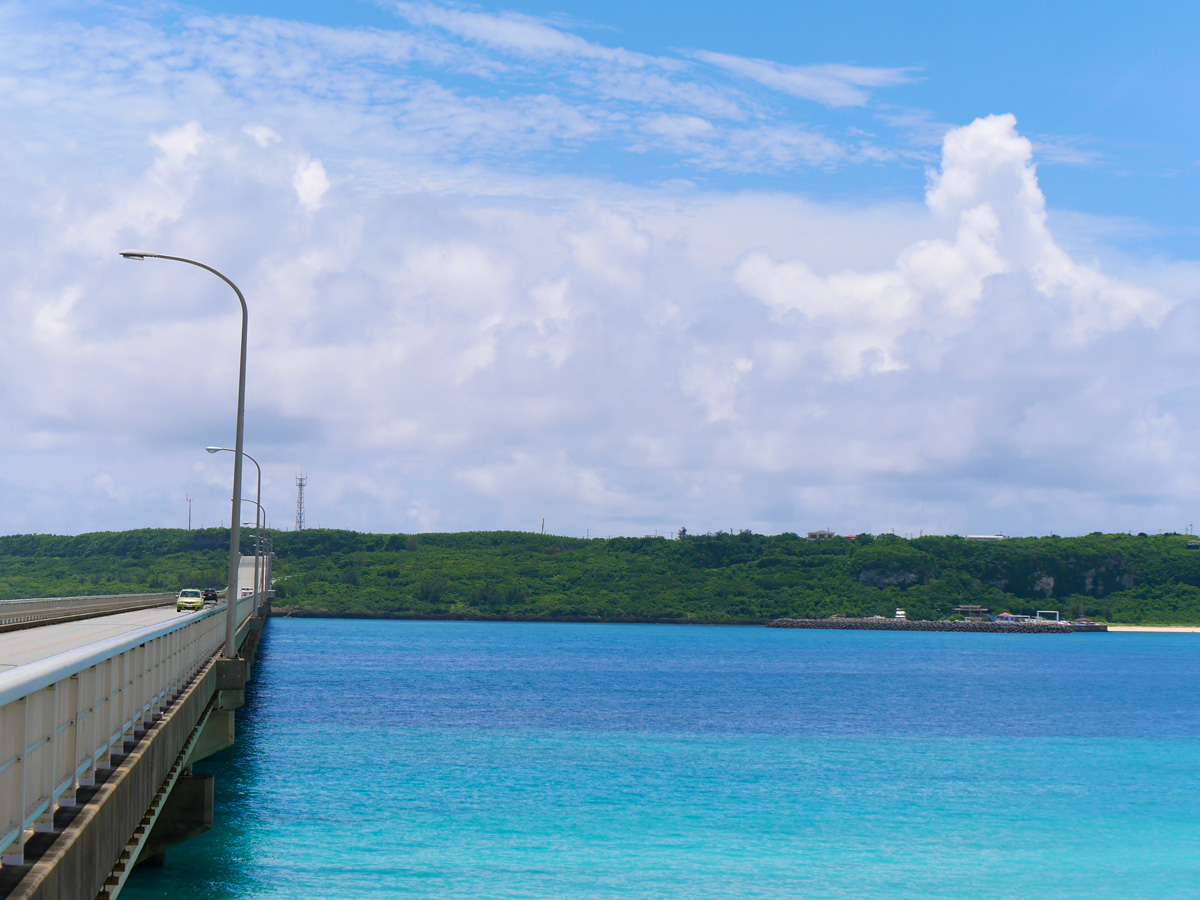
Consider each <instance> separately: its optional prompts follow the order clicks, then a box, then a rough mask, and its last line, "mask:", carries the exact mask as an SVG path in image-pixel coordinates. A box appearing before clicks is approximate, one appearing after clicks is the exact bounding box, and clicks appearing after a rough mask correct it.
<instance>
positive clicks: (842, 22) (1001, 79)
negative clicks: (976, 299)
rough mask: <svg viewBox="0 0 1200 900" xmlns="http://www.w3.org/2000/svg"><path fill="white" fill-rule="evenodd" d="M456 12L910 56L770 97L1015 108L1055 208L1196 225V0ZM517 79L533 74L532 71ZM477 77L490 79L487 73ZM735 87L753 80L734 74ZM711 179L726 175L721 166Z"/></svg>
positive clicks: (871, 185) (935, 119)
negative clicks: (826, 93)
mask: <svg viewBox="0 0 1200 900" xmlns="http://www.w3.org/2000/svg"><path fill="white" fill-rule="evenodd" d="M194 6H195V7H196V8H199V9H203V10H208V11H212V12H221V13H227V14H235V13H239V12H240V13H243V14H244V13H254V14H257V15H263V16H272V17H282V18H295V19H302V20H304V21H309V22H313V23H320V24H325V25H330V26H334V27H342V28H379V29H394V28H396V27H398V26H401V25H403V20H402V19H401V18H400V17H399V16H398V15H397V14H396V13H395V11H394V9H393V8H392V5H391V4H387V3H367V2H346V3H337V4H327V3H278V2H251V3H202V4H194ZM457 8H459V9H463V10H474V11H491V12H499V13H503V14H511V15H523V16H529V17H534V18H538V19H541V20H543V21H545V22H547V23H551V24H553V25H555V26H558V27H561V28H563V29H564V30H566V31H569V32H571V33H574V34H578V35H579V36H581V37H583V38H585V39H587V40H589V41H594V42H595V43H597V44H601V45H604V46H608V47H621V48H625V49H628V50H633V51H637V52H639V53H644V54H648V55H655V56H657V55H668V56H670V55H676V54H678V55H681V56H685V57H686V55H687V54H688V53H689V52H691V51H695V50H707V51H711V52H717V53H724V54H730V55H735V56H740V57H746V58H751V59H762V60H770V61H773V62H776V63H779V64H782V65H791V66H807V65H813V64H822V63H827V64H851V65H858V66H864V67H877V68H895V69H901V70H906V71H907V72H908V74H909V77H908V79H907V80H906V82H905V83H902V84H897V85H895V86H891V87H888V88H887V89H886V90H881V91H878V92H877V93H875V94H874V96H873V97H872V98H871V100H870V102H869V103H867V104H865V105H864V106H862V107H859V106H854V107H849V108H846V107H843V108H837V109H832V110H830V109H826V108H824V107H822V106H821V104H819V103H813V102H811V101H806V100H798V101H793V102H789V100H788V98H787V97H786V96H779V95H776V96H773V97H771V98H770V101H769V102H773V103H775V104H777V105H778V106H779V108H780V109H781V110H783V111H786V113H787V114H789V115H790V116H792V117H794V118H796V119H799V120H801V121H805V122H809V123H812V124H814V125H816V126H818V127H821V128H823V129H827V130H828V132H829V133H831V134H839V133H844V132H845V131H846V130H848V129H852V128H858V129H863V130H866V131H869V132H872V133H877V134H881V135H882V136H883V139H884V141H885V142H889V143H890V142H892V141H895V142H901V143H902V142H904V141H905V139H906V138H907V139H908V140H909V141H910V142H912V143H916V144H917V146H920V138H918V137H917V135H915V134H909V135H905V134H904V133H903V132H904V127H903V126H898V125H897V124H895V120H897V119H905V118H912V119H913V120H915V121H914V123H913V126H912V130H914V131H915V130H916V123H919V122H921V121H922V120H925V121H927V123H928V125H929V126H930V128H931V129H932V130H931V131H929V132H928V133H926V134H925V135H923V137H925V138H926V139H928V138H929V136H930V135H931V134H935V133H936V127H937V125H938V124H939V123H949V124H958V125H961V124H966V123H967V122H969V121H971V120H972V119H974V118H976V117H978V116H980V115H985V114H988V113H1001V112H1011V113H1014V114H1015V115H1016V116H1017V118H1018V121H1019V122H1020V123H1021V127H1022V130H1023V132H1024V133H1026V134H1027V135H1029V136H1030V137H1031V138H1033V139H1034V141H1035V143H1036V144H1037V145H1038V151H1039V153H1038V162H1039V164H1040V169H1041V171H1040V173H1039V175H1040V179H1041V182H1042V185H1043V187H1044V188H1046V189H1048V190H1050V191H1051V192H1052V193H1053V194H1054V196H1055V198H1056V202H1057V205H1058V206H1060V207H1062V208H1069V209H1074V210H1078V211H1083V212H1089V213H1095V214H1098V215H1104V216H1126V217H1130V218H1132V219H1135V220H1138V221H1140V222H1142V223H1144V224H1146V225H1148V226H1149V228H1150V230H1151V231H1153V239H1152V240H1151V241H1150V244H1151V246H1153V247H1158V248H1163V249H1164V250H1166V249H1169V250H1171V251H1173V252H1189V250H1191V249H1193V248H1195V246H1196V242H1197V240H1198V238H1200V231H1198V230H1197V228H1196V226H1195V215H1194V212H1193V210H1194V209H1195V204H1196V202H1197V201H1200V190H1198V186H1200V150H1198V149H1197V148H1198V147H1200V116H1197V115H1196V112H1197V109H1196V96H1195V85H1196V84H1197V83H1200V55H1197V53H1196V52H1195V46H1196V40H1197V39H1198V38H1200V8H1197V7H1196V6H1195V5H1194V4H1187V3H1159V4H1134V3H1084V2H1062V3H1053V4H1046V3H1035V2H1014V3H1004V4H999V3H996V4H962V3H933V2H926V3H919V4H897V3H887V2H847V3H839V4H824V5H823V4H798V3H789V2H782V3H764V2H753V3H739V4H705V5H703V6H699V7H698V6H697V5H696V4H693V3H684V2H661V3H654V4H640V3H627V4H614V3H609V2H604V3H595V2H592V3H579V2H575V3H558V2H549V3H543V2H535V3H529V2H520V3H507V4H503V5H501V6H490V7H485V6H480V5H470V4H463V5H460V6H458V7H457ZM522 80H523V81H525V86H527V87H532V86H533V84H531V82H536V77H534V78H531V79H528V80H526V79H522ZM472 87H473V89H475V90H484V91H486V90H487V86H486V84H481V83H475V84H474V85H472ZM739 87H742V88H743V89H748V88H749V87H750V86H749V85H748V84H747V83H746V82H745V81H743V82H741V83H740V84H739ZM499 89H500V90H503V85H501V86H499ZM764 93H765V92H764ZM889 120H892V121H891V122H889ZM622 157H623V158H622ZM557 162H558V163H559V164H561V165H563V166H564V167H568V168H574V169H581V168H582V169H586V168H589V167H592V166H595V165H596V164H597V162H598V161H597V159H596V158H595V156H594V155H591V154H571V153H568V154H563V155H561V156H560V158H559V159H558V160H557ZM600 163H601V164H602V165H604V166H606V167H609V168H610V170H611V171H613V172H614V173H615V174H617V175H618V176H619V177H622V178H628V179H632V180H639V179H643V178H655V177H663V176H667V177H671V175H672V173H673V172H674V171H675V169H674V168H673V165H674V164H675V163H676V160H674V159H673V158H654V159H652V160H642V159H637V158H630V157H629V155H627V154H612V155H611V156H608V157H606V158H602V159H601V160H600ZM894 169H895V167H892V166H886V165H878V164H876V165H869V166H846V167H843V168H842V169H841V170H839V171H838V172H837V173H836V176H837V177H830V173H829V172H827V171H824V170H818V171H812V170H802V171H794V170H793V171H790V172H773V173H772V176H771V177H772V178H774V179H781V178H782V179H787V181H788V186H789V187H794V188H796V189H799V190H804V191H806V192H813V193H816V194H819V195H822V196H834V197H838V196H842V197H856V196H862V195H870V196H874V197H878V196H879V195H880V194H881V193H883V194H887V193H894V194H896V195H899V196H909V197H911V196H919V194H920V192H921V190H922V189H923V187H924V179H923V173H922V169H921V167H920V166H919V165H917V166H913V165H909V166H908V167H907V171H901V172H897V171H895V170H894ZM708 178H709V180H710V181H712V180H714V179H713V176H712V175H711V174H710V175H709V176H708ZM741 180H742V181H745V180H751V181H753V180H754V179H752V178H751V179H747V178H746V176H743V177H742V179H741ZM717 186H720V187H731V186H734V185H733V184H731V183H730V182H729V181H727V180H726V181H720V180H718V184H717ZM1147 236H1148V235H1147V233H1146V232H1144V231H1136V235H1135V234H1134V233H1131V234H1129V235H1128V236H1127V237H1128V238H1129V239H1131V240H1133V239H1136V240H1145V239H1146V238H1147Z"/></svg>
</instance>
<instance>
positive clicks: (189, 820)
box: [136, 713, 233, 866]
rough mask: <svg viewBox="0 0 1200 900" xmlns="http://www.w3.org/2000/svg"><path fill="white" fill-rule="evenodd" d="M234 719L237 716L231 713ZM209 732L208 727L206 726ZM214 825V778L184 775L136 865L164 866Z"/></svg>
mask: <svg viewBox="0 0 1200 900" xmlns="http://www.w3.org/2000/svg"><path fill="white" fill-rule="evenodd" d="M229 716H230V717H231V718H232V716H233V713H229ZM206 730H207V726H206ZM212 824H213V776H212V775H190V774H189V775H180V776H179V778H177V779H176V780H175V786H174V787H173V788H172V789H171V793H170V794H169V795H168V797H167V800H166V803H164V804H163V808H162V812H160V813H159V814H158V819H157V820H156V821H155V822H154V827H153V828H152V829H151V830H150V836H149V837H148V838H146V844H145V846H144V847H143V848H142V852H141V853H140V854H139V855H138V858H137V862H136V865H139V866H140V865H144V864H145V865H152V866H153V865H160V866H161V865H162V863H163V855H164V854H165V853H166V851H167V850H169V849H171V848H172V847H174V846H175V845H176V844H182V843H183V842H184V841H186V840H188V839H189V838H194V837H195V836H196V835H198V834H203V833H204V832H206V831H208V830H209V829H210V828H212Z"/></svg>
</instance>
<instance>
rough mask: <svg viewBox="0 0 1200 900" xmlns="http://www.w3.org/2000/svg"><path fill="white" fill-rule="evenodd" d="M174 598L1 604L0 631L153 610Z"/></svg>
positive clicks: (114, 597)
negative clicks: (149, 608)
mask: <svg viewBox="0 0 1200 900" xmlns="http://www.w3.org/2000/svg"><path fill="white" fill-rule="evenodd" d="M175 597H176V595H175V594H107V595H104V596H98V597H97V596H92V597H39V598H37V599H34V600H0V628H3V627H4V626H6V625H8V626H12V625H28V624H33V623H37V622H43V621H46V620H49V619H62V618H74V619H78V618H84V617H86V616H100V615H104V614H105V613H113V612H124V611H127V610H134V609H145V608H147V607H151V606H165V605H166V604H167V603H170V602H171V601H172V600H174V599H175Z"/></svg>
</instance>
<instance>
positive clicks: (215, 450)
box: [204, 447, 267, 602]
mask: <svg viewBox="0 0 1200 900" xmlns="http://www.w3.org/2000/svg"><path fill="white" fill-rule="evenodd" d="M204 449H205V450H207V451H208V452H209V453H221V452H222V451H224V452H226V453H234V452H235V451H234V450H233V449H232V448H230V447H205V448H204ZM242 456H244V457H246V459H248V460H250V462H252V463H254V468H255V470H256V471H257V472H258V493H257V494H256V495H255V496H256V497H257V498H258V499H257V500H255V501H254V505H255V506H257V507H258V509H257V510H256V511H255V513H254V533H255V534H258V531H259V526H258V521H259V520H258V514H259V512H261V511H262V466H260V465H259V464H258V460H257V459H255V458H254V457H253V456H251V455H250V454H249V453H242ZM234 503H235V504H236V503H237V501H236V500H235V501H234ZM237 512H238V514H237V517H236V518H237V519H239V520H240V519H241V518H242V510H241V508H240V507H239V508H238V511H237ZM266 518H267V517H266V516H265V515H264V516H263V520H264V521H265V520H266ZM258 555H259V554H258V542H257V541H256V542H255V544H254V593H255V595H257V594H258ZM255 599H256V602H257V596H256V598H255Z"/></svg>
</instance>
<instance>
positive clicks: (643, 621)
mask: <svg viewBox="0 0 1200 900" xmlns="http://www.w3.org/2000/svg"><path fill="white" fill-rule="evenodd" d="M268 615H269V617H270V618H273V619H288V618H292V619H380V620H394V621H401V620H403V621H410V622H562V623H564V624H581V623H582V624H592V625H738V626H746V625H757V626H763V625H766V624H767V623H768V622H770V621H771V620H770V619H679V618H672V617H670V616H636V617H635V616H630V617H620V616H507V615H497V616H483V615H470V614H466V613H447V614H446V615H443V616H430V615H419V614H417V613H403V612H394V613H393V612H368V611H367V610H361V609H359V610H354V609H352V610H346V611H344V612H335V611H333V610H328V609H317V608H315V607H312V606H276V607H272V609H271V612H270V613H268Z"/></svg>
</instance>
